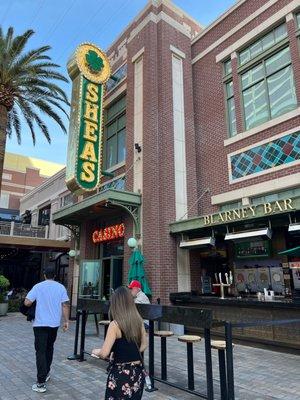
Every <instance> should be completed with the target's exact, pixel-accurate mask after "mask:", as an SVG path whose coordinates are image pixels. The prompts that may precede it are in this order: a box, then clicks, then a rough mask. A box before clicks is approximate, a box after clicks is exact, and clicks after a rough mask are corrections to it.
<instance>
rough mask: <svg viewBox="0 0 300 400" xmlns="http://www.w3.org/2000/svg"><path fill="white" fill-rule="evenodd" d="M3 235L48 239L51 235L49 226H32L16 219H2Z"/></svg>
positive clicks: (0, 222)
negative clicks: (15, 220) (8, 220)
mask: <svg viewBox="0 0 300 400" xmlns="http://www.w3.org/2000/svg"><path fill="white" fill-rule="evenodd" d="M2 235H5V236H22V237H24V236H25V237H32V238H41V239H47V238H48V237H49V226H48V225H46V226H31V225H29V224H22V223H20V222H14V221H11V222H7V221H0V236H2Z"/></svg>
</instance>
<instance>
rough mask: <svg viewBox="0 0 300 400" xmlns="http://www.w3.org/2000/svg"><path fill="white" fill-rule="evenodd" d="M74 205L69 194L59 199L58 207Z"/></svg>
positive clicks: (72, 198) (71, 195)
mask: <svg viewBox="0 0 300 400" xmlns="http://www.w3.org/2000/svg"><path fill="white" fill-rule="evenodd" d="M73 203H74V197H73V194H72V193H69V194H67V195H65V196H64V197H61V199H60V207H61V208H62V207H66V206H69V205H71V204H73Z"/></svg>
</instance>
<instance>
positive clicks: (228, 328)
mask: <svg viewBox="0 0 300 400" xmlns="http://www.w3.org/2000/svg"><path fill="white" fill-rule="evenodd" d="M225 340H226V364H227V367H226V368H227V395H228V400H234V399H235V396H234V372H233V348H232V325H231V323H230V322H225Z"/></svg>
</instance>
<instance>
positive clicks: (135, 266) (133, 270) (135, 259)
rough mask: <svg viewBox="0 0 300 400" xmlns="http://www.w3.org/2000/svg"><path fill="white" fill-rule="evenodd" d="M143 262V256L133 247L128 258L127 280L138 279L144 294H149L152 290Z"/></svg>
mask: <svg viewBox="0 0 300 400" xmlns="http://www.w3.org/2000/svg"><path fill="white" fill-rule="evenodd" d="M144 262H145V258H144V256H143V255H142V253H141V252H140V251H139V250H138V249H135V250H134V251H133V252H132V254H131V257H130V259H129V265H130V269H129V273H128V282H129V283H130V282H131V281H134V280H137V281H139V282H140V283H141V285H142V290H143V292H144V293H145V294H146V295H148V296H151V294H152V292H151V289H150V287H149V284H148V281H147V278H146V273H145V269H144Z"/></svg>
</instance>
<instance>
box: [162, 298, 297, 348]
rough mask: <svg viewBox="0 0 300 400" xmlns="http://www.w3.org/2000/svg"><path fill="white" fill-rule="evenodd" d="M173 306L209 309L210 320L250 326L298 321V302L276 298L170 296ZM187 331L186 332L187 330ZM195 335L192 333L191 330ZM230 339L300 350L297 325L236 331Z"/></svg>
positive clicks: (254, 327)
mask: <svg viewBox="0 0 300 400" xmlns="http://www.w3.org/2000/svg"><path fill="white" fill-rule="evenodd" d="M170 300H171V302H172V304H174V305H181V306H189V307H197V308H202V309H203V308H208V309H211V310H212V311H213V318H214V319H217V320H226V321H229V322H233V323H234V322H238V321H243V322H252V321H267V320H289V319H299V318H300V302H299V300H297V301H293V300H291V299H285V298H279V299H275V300H273V301H258V300H256V299H254V298H236V297H228V298H225V299H221V298H219V297H214V296H201V295H196V294H193V293H189V292H187V293H182V292H181V293H171V294H170ZM186 328H187V329H188V330H189V328H188V327H186ZM193 331H194V330H193ZM212 334H215V335H216V336H218V335H223V334H224V332H223V331H222V330H221V329H220V328H214V329H212ZM233 337H234V338H236V339H242V340H244V341H249V342H256V343H262V344H272V345H276V346H281V347H289V348H293V349H297V350H300V324H299V323H298V324H295V323H294V324H290V325H278V326H276V325H274V326H251V327H243V328H235V329H234V330H233Z"/></svg>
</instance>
